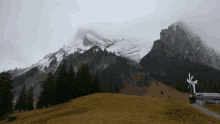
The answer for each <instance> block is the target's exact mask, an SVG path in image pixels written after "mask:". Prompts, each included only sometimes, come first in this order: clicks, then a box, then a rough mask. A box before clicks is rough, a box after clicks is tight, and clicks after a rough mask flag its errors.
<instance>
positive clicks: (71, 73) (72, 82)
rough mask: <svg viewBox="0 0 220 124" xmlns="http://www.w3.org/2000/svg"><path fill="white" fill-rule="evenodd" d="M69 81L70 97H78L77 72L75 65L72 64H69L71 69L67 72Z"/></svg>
mask: <svg viewBox="0 0 220 124" xmlns="http://www.w3.org/2000/svg"><path fill="white" fill-rule="evenodd" d="M67 75H68V76H67V82H68V95H69V96H68V99H69V100H70V99H73V98H75V97H76V95H74V94H75V91H74V89H75V72H74V70H73V65H72V64H71V65H70V66H69V71H68V74H67Z"/></svg>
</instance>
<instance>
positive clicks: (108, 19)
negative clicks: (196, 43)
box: [0, 0, 220, 72]
mask: <svg viewBox="0 0 220 124" xmlns="http://www.w3.org/2000/svg"><path fill="white" fill-rule="evenodd" d="M0 8H2V9H1V10H0V13H1V15H0V58H1V61H0V72H2V71H3V70H5V71H7V70H9V69H15V68H16V67H17V68H26V67H29V66H31V65H32V64H36V63H37V62H39V60H41V59H42V58H44V57H45V56H46V55H48V54H49V53H54V52H56V51H58V50H59V49H60V48H62V47H63V46H64V45H67V44H70V43H72V42H73V41H74V39H75V38H76V37H75V35H76V34H77V31H78V30H79V29H80V28H88V29H94V30H97V31H98V32H99V33H100V34H102V35H103V36H111V37H113V38H116V39H122V38H124V39H133V40H134V41H139V43H138V42H136V44H142V43H143V42H152V45H153V42H154V41H155V40H157V39H160V31H161V30H162V29H167V27H169V26H170V25H171V24H172V23H175V22H177V21H179V20H183V21H185V22H186V23H187V24H188V25H189V26H190V28H191V29H192V30H193V31H195V33H196V34H198V35H199V36H200V37H201V39H202V40H203V41H204V42H205V43H206V44H207V45H208V46H209V47H213V49H214V50H216V51H217V50H218V49H219V46H220V42H219V41H220V36H219V31H218V29H220V25H219V22H220V15H219V12H220V1H219V0H212V1H208V0H196V1H192V0H181V1H177V0H166V1H164V0H147V1H146V0H140V1H138V2H137V1H128V0H120V2H119V1H116V0H111V1H102V0H95V1H84V0H78V1H77V0H65V1H63V0H55V1H54V0H47V1H28V0H19V1H14V0H1V1H0Z"/></svg>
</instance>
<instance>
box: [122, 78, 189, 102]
mask: <svg viewBox="0 0 220 124" xmlns="http://www.w3.org/2000/svg"><path fill="white" fill-rule="evenodd" d="M142 78H145V77H143V76H142V75H135V76H134V77H133V79H134V80H140V79H142ZM124 83H125V86H126V87H125V88H124V89H123V90H122V91H121V94H125V95H136V96H143V97H149V96H151V97H156V98H165V99H173V100H175V101H176V102H181V103H189V95H192V94H191V93H182V92H179V91H178V90H176V89H175V88H172V87H171V86H167V85H165V84H163V83H161V82H159V81H157V80H155V79H153V78H151V77H150V78H149V80H148V84H149V86H137V85H136V84H135V83H126V81H124ZM161 91H162V92H163V94H161Z"/></svg>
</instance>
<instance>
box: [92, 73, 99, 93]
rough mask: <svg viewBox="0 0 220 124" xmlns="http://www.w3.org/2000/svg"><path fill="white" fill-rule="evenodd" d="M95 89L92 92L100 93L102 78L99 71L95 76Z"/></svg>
mask: <svg viewBox="0 0 220 124" xmlns="http://www.w3.org/2000/svg"><path fill="white" fill-rule="evenodd" d="M92 84H93V88H92V89H93V91H92V93H98V92H100V80H99V76H98V73H97V72H96V74H95V76H94V78H93V83H92Z"/></svg>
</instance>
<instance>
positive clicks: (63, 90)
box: [56, 55, 68, 104]
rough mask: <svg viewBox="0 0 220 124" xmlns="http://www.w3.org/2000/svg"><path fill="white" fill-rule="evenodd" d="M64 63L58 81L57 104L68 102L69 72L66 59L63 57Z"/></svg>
mask: <svg viewBox="0 0 220 124" xmlns="http://www.w3.org/2000/svg"><path fill="white" fill-rule="evenodd" d="M63 59H64V61H63V64H62V66H61V69H60V70H59V76H58V77H57V80H56V100H57V104H60V103H64V102H67V101H68V95H67V94H68V92H67V89H68V88H67V86H68V85H67V84H68V82H67V70H66V58H65V55H64V57H63Z"/></svg>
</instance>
